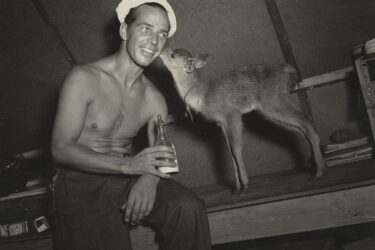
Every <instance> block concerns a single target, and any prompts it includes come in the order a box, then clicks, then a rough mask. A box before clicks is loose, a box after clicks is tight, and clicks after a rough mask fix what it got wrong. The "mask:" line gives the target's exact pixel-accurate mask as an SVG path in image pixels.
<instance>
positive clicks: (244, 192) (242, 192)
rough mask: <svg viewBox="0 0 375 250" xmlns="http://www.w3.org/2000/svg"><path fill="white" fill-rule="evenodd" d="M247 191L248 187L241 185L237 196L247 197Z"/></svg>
mask: <svg viewBox="0 0 375 250" xmlns="http://www.w3.org/2000/svg"><path fill="white" fill-rule="evenodd" d="M248 191H249V185H243V186H242V187H241V191H240V193H239V194H240V195H247V193H248Z"/></svg>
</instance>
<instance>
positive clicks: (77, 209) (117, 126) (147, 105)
mask: <svg viewBox="0 0 375 250" xmlns="http://www.w3.org/2000/svg"><path fill="white" fill-rule="evenodd" d="M155 3H157V4H155ZM129 10H130V12H129ZM128 12H129V14H128ZM117 14H118V17H119V20H120V22H121V26H120V30H119V34H120V36H121V38H122V40H123V41H122V44H121V47H120V50H119V51H118V52H117V53H116V54H114V55H111V56H109V57H106V58H104V59H101V60H99V61H96V62H93V63H88V64H85V65H81V66H77V67H75V68H73V69H72V70H71V72H70V73H69V74H68V76H67V77H66V79H65V82H64V84H63V87H62V90H61V94H60V99H59V105H58V111H57V114H56V119H55V126H54V130H53V136H52V155H53V158H54V160H55V162H56V163H57V165H58V173H57V178H56V181H55V185H54V186H55V187H54V202H55V208H56V218H57V231H58V236H57V245H58V246H59V247H61V248H62V249H67V250H75V249H77V250H85V249H87V250H89V249H90V250H92V249H101V250H108V249H111V250H117V249H119V250H120V249H122V250H124V249H131V244H130V237H129V224H130V225H134V224H137V223H140V222H141V221H142V222H145V223H148V224H151V225H152V226H154V227H155V228H156V229H157V230H158V232H159V234H160V236H161V239H162V241H161V242H160V243H161V245H162V248H163V249H173V250H180V249H181V250H182V249H191V250H193V249H194V250H199V249H210V237H209V230H208V222H207V215H206V213H205V208H204V204H203V202H202V201H201V200H200V199H199V198H198V197H197V196H196V195H195V194H194V193H193V192H192V191H190V190H189V189H187V188H185V187H183V186H182V185H180V184H178V183H176V182H174V181H173V180H171V179H168V178H169V177H170V176H169V175H168V174H163V173H161V172H159V171H158V170H157V167H160V166H166V167H174V166H175V163H174V160H175V155H174V150H173V149H172V148H170V147H166V146H153V145H154V142H155V136H154V134H155V131H154V129H155V124H156V117H157V115H158V114H160V115H161V116H162V117H163V118H164V120H166V119H167V114H168V111H167V106H166V103H165V100H164V98H163V96H162V94H161V93H160V92H159V91H158V90H157V89H156V88H155V87H154V86H153V85H152V83H151V82H150V81H149V80H148V79H147V78H146V77H145V76H144V74H143V70H144V68H145V67H147V66H148V65H150V64H151V62H152V61H153V60H154V59H155V58H156V57H157V56H158V55H159V54H160V53H161V51H162V50H163V48H164V46H165V43H166V40H167V38H168V37H170V36H171V35H173V33H174V32H175V30H176V20H175V15H174V12H173V10H172V8H171V6H170V5H169V4H168V3H167V2H166V1H165V0H156V1H145V0H123V1H122V2H121V3H120V4H119V6H118V7H117ZM143 126H147V131H148V138H149V145H150V146H149V147H147V148H145V149H144V150H142V151H141V152H139V153H137V154H135V152H133V149H132V144H133V138H134V137H135V136H136V135H137V134H138V132H139V130H140V129H141V128H142V127H143ZM158 158H168V159H170V160H171V161H163V160H158ZM121 211H123V212H121ZM123 217H124V220H125V223H124V221H123ZM187 235H188V236H189V237H186V236H187Z"/></svg>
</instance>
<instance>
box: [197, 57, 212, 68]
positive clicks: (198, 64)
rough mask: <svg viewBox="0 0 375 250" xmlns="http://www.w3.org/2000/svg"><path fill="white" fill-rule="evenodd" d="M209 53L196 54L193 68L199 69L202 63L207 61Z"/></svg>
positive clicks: (202, 65)
mask: <svg viewBox="0 0 375 250" xmlns="http://www.w3.org/2000/svg"><path fill="white" fill-rule="evenodd" d="M209 56H210V55H209V54H201V55H198V56H196V61H195V68H197V69H200V68H203V67H204V65H206V63H207V58H208V57H209Z"/></svg>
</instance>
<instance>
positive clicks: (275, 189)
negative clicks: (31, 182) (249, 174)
mask: <svg viewBox="0 0 375 250" xmlns="http://www.w3.org/2000/svg"><path fill="white" fill-rule="evenodd" d="M39 191H40V193H38V194H36V195H33V196H26V197H4V198H2V201H1V202H0V204H2V205H3V206H4V205H5V207H9V209H10V208H11V206H12V203H13V204H14V202H17V206H16V207H17V208H19V209H18V210H20V211H19V213H22V211H23V210H24V208H23V206H28V207H30V204H34V203H33V200H35V201H38V202H37V203H36V204H39V203H40V202H42V201H43V200H46V201H48V200H49V194H48V193H46V192H45V191H43V190H35V192H39ZM195 191H196V192H197V193H198V195H199V196H200V197H202V198H203V199H205V201H206V205H207V213H208V217H209V223H210V230H211V239H212V244H213V245H216V244H222V243H229V242H237V241H243V240H251V239H261V238H266V237H272V236H281V235H287V234H293V233H300V232H307V231H313V230H320V229H328V228H334V227H340V226H347V225H354V224H361V223H368V222H375V195H374V194H375V161H374V160H366V161H361V162H356V163H349V164H346V165H341V166H336V167H332V168H329V169H328V172H327V173H326V175H324V176H323V177H322V178H321V179H317V180H315V179H312V177H311V176H310V175H309V174H307V173H306V172H303V171H298V170H291V171H285V172H279V173H274V174H270V175H264V176H258V177H253V178H251V179H250V188H249V193H248V194H247V195H244V196H237V195H232V192H231V191H230V189H229V188H228V187H226V186H223V185H210V186H203V187H199V188H196V189H195ZM20 195H21V194H17V196H20ZM39 201H40V202H39ZM6 204H8V205H6ZM48 207H50V206H47V205H43V209H42V210H43V211H44V212H43V213H45V214H48V213H49V212H48V211H47V210H49V208H48ZM5 209H6V208H5ZM9 209H8V210H9ZM12 211H14V207H13V209H12ZM30 215H31V214H30ZM51 233H52V232H51V231H47V232H44V233H42V234H37V233H35V232H34V233H31V234H30V235H27V236H22V237H20V238H18V237H15V238H9V239H7V240H5V239H3V240H1V241H0V245H2V244H6V243H7V242H15V241H17V242H18V241H20V242H21V241H28V240H32V241H34V240H43V239H46V238H51V237H52V234H51ZM131 238H132V244H133V249H134V250H151V249H158V245H157V243H156V242H155V240H154V239H155V232H154V231H152V230H151V228H148V227H143V226H138V227H136V228H135V229H133V230H132V231H131ZM48 244H51V241H48ZM2 246H4V247H5V245H2ZM48 249H52V245H51V246H50V248H48Z"/></svg>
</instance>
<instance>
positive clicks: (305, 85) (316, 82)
mask: <svg viewBox="0 0 375 250" xmlns="http://www.w3.org/2000/svg"><path fill="white" fill-rule="evenodd" d="M353 70H354V68H353V67H352V66H349V67H346V68H343V69H339V70H336V71H332V72H327V73H324V74H321V75H317V76H313V77H309V78H306V79H303V80H302V81H301V82H299V83H298V85H297V86H296V87H295V88H294V89H293V90H292V91H298V90H305V89H312V88H314V87H317V86H321V85H323V84H328V83H334V82H338V81H341V80H345V79H347V78H348V77H349V76H350V75H351V74H353Z"/></svg>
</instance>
